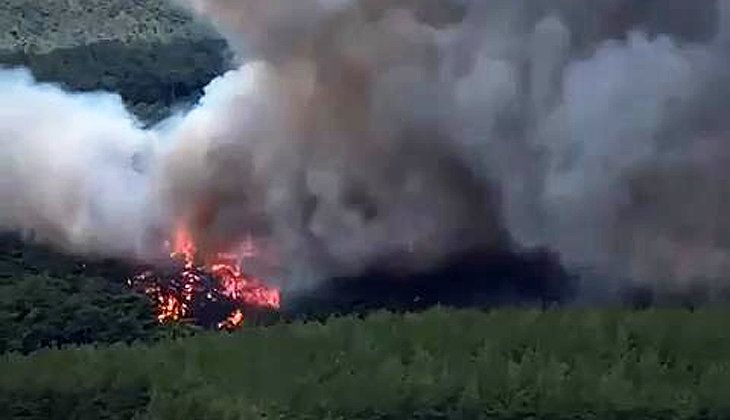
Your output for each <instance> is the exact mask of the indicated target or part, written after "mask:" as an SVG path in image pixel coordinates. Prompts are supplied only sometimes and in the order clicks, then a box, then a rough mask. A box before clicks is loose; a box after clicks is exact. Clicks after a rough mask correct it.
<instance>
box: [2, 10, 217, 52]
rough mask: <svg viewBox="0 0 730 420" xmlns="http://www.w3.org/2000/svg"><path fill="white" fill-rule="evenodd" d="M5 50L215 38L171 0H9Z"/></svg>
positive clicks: (5, 15) (4, 15) (4, 12)
mask: <svg viewBox="0 0 730 420" xmlns="http://www.w3.org/2000/svg"><path fill="white" fill-rule="evenodd" d="M0 27H2V28H3V31H2V32H0V50H13V51H18V50H21V51H26V52H33V53H47V52H49V51H51V50H54V49H57V48H72V47H78V46H81V45H88V44H93V43H95V42H101V41H121V42H123V43H125V44H135V43H139V42H150V43H166V42H170V41H173V40H179V39H188V40H197V39H201V38H211V37H213V38H215V37H216V35H215V32H214V31H212V30H211V29H210V28H208V27H206V26H204V25H202V24H200V23H196V22H194V21H193V19H192V17H191V16H190V15H189V14H188V13H187V12H185V11H183V10H180V9H177V8H174V7H172V6H171V5H170V2H169V1H167V0H44V1H37V0H6V1H3V2H1V3H0Z"/></svg>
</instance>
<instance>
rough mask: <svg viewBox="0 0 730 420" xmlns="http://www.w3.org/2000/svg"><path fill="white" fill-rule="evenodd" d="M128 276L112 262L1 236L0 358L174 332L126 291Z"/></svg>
mask: <svg viewBox="0 0 730 420" xmlns="http://www.w3.org/2000/svg"><path fill="white" fill-rule="evenodd" d="M128 273H129V270H128V268H127V267H125V266H123V265H121V264H119V263H116V262H113V261H94V262H89V261H86V260H83V259H80V258H74V257H70V256H67V255H63V254H59V253H57V252H54V251H53V250H52V249H50V248H49V247H46V246H41V245H33V244H26V243H23V242H21V241H20V239H19V238H18V237H17V236H15V235H11V234H3V235H0V353H3V352H7V351H21V352H25V353H28V352H31V351H34V350H37V349H39V348H43V347H52V346H57V345H63V344H70V343H73V344H83V343H95V342H98V343H114V342H132V341H136V340H151V339H156V338H162V337H166V336H168V335H169V334H171V333H176V332H174V331H172V330H170V329H168V328H163V327H161V326H160V325H158V323H157V320H156V319H155V309H154V307H153V306H152V302H150V301H149V300H148V299H147V297H146V296H142V295H138V294H135V293H132V292H131V291H130V290H129V289H128V288H127V287H126V286H125V284H124V279H125V278H126V276H127V275H128Z"/></svg>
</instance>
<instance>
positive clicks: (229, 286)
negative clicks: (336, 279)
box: [128, 228, 281, 330]
mask: <svg viewBox="0 0 730 420" xmlns="http://www.w3.org/2000/svg"><path fill="white" fill-rule="evenodd" d="M171 247H172V252H171V253H170V258H171V264H170V265H169V266H168V267H165V268H162V269H161V268H159V267H156V268H149V269H146V270H143V271H141V272H140V273H139V274H137V275H135V276H134V277H132V278H130V279H129V280H128V284H129V285H130V287H132V288H134V289H136V290H140V291H142V292H144V293H145V294H146V295H147V296H149V297H150V298H152V299H153V300H154V302H155V303H156V306H157V320H158V321H159V322H160V323H171V322H193V323H196V324H199V325H202V326H207V327H216V328H218V329H225V330H233V329H237V328H240V327H241V326H242V325H243V321H244V318H245V313H246V312H247V311H251V310H267V311H270V310H278V309H279V307H280V304H281V296H280V291H279V289H277V288H273V287H269V286H267V285H266V284H265V283H264V282H263V281H262V280H261V279H259V278H257V277H254V276H250V275H247V274H246V273H244V272H243V270H242V268H241V266H240V264H239V262H238V261H237V258H236V257H235V256H232V255H230V254H218V256H217V257H216V258H215V260H214V261H203V262H200V261H198V259H197V250H196V246H195V241H194V240H193V238H192V236H191V235H190V233H189V232H188V230H187V229H185V228H180V229H178V230H177V232H176V234H175V238H174V241H173V243H172V246H171Z"/></svg>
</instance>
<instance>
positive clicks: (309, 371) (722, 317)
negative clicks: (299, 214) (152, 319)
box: [0, 309, 730, 420]
mask: <svg viewBox="0 0 730 420" xmlns="http://www.w3.org/2000/svg"><path fill="white" fill-rule="evenodd" d="M729 326H730V325H728V317H727V313H720V312H711V311H704V312H695V313H690V312H682V311H650V312H619V311H615V312H610V311H604V312H597V311H591V312H578V311H573V312H571V311H549V312H539V311H517V310H501V311H495V312H491V313H481V312H477V311H462V312H453V311H446V310H438V309H437V310H431V311H429V312H426V313H423V314H421V315H391V314H386V313H377V314H374V315H372V316H370V317H368V318H367V319H365V320H360V319H358V318H352V317H348V318H339V319H331V320H329V321H328V322H326V323H309V324H306V323H295V324H290V325H278V326H274V327H268V328H248V329H245V330H244V331H242V332H240V333H236V334H233V335H219V334H216V335H214V334H210V335H207V334H204V335H198V336H195V337H192V338H188V339H184V340H177V341H166V342H162V343H159V344H156V345H153V346H147V345H139V344H138V345H132V346H126V345H116V346H113V347H110V348H92V347H80V348H71V349H65V350H47V351H41V352H37V353H35V354H33V355H31V356H20V355H6V356H3V357H2V359H0V371H2V372H3V374H2V375H0V410H2V412H0V418H24V419H48V418H64V419H66V418H73V419H99V418H114V419H131V418H135V419H175V420H181V419H208V418H210V419H234V418H235V419H240V418H264V417H267V418H271V417H275V418H287V419H327V418H330V419H334V418H342V419H344V418H347V419H376V418H377V419H409V418H411V419H416V418H418V419H472V418H473V419H477V418H480V419H481V418H484V419H486V418H541V419H557V418H565V419H567V418H571V419H576V418H592V419H595V418H615V419H619V418H621V419H625V418H698V419H699V418H703V419H709V418H727V417H728V416H730V356H729V355H730V328H728V327H729Z"/></svg>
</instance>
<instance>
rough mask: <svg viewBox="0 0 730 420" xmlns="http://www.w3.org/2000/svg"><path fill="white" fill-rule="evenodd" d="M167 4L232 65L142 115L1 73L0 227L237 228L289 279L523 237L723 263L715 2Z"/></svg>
mask: <svg viewBox="0 0 730 420" xmlns="http://www.w3.org/2000/svg"><path fill="white" fill-rule="evenodd" d="M179 2H180V3H181V4H182V5H183V6H185V7H188V8H190V9H191V10H193V11H194V12H195V13H197V14H199V15H200V16H201V17H202V18H206V19H210V20H211V21H212V22H213V23H214V24H215V25H217V27H218V28H219V29H220V31H221V33H223V34H224V35H225V36H226V37H227V38H228V40H229V43H230V45H231V46H232V48H233V49H234V51H236V53H237V59H238V63H239V64H240V67H239V68H237V69H236V70H233V71H231V72H229V73H227V74H225V75H222V76H221V77H220V78H218V79H216V80H214V81H213V82H212V83H211V84H210V85H209V86H208V88H207V89H206V92H205V96H204V98H203V99H202V100H201V101H200V103H199V104H198V105H197V106H196V108H195V109H194V110H192V111H191V112H189V113H187V114H181V115H176V116H174V117H173V118H171V119H170V120H168V121H165V122H164V123H163V124H161V125H160V126H159V127H156V128H154V129H152V130H147V131H145V130H142V129H140V128H138V125H137V124H136V123H135V121H134V119H133V118H131V117H130V116H129V115H128V114H126V113H125V112H124V110H123V109H122V108H121V105H119V103H120V102H119V100H118V99H116V98H115V97H113V96H109V95H72V94H67V93H64V92H62V91H61V90H59V89H54V88H52V87H48V86H39V85H35V84H33V83H32V81H30V80H29V79H28V77H27V76H23V75H21V74H20V73H18V72H17V71H12V72H8V71H3V72H2V73H0V81H1V83H2V86H0V87H2V89H3V90H2V92H3V97H2V98H3V99H4V100H3V101H0V110H2V112H1V113H0V133H2V137H0V142H2V147H3V150H4V151H6V150H9V153H6V152H4V154H3V160H2V166H1V167H0V171H1V173H0V176H2V178H1V180H0V182H1V184H0V187H1V188H0V199H1V201H0V206H2V207H0V223H2V224H4V225H6V226H14V227H18V226H19V227H24V228H34V229H36V230H39V231H41V232H42V233H44V235H45V236H47V237H49V238H50V239H51V240H54V241H56V242H59V243H61V244H64V245H66V246H69V247H72V249H81V250H83V251H89V250H93V251H96V252H109V253H120V252H123V253H128V254H134V255H145V254H147V253H149V252H150V251H149V250H150V249H156V248H155V246H154V245H153V244H154V243H155V241H154V240H151V239H150V232H156V231H160V232H162V236H166V234H165V232H169V230H170V229H173V228H174V226H175V225H176V224H179V223H184V224H185V225H187V226H188V227H190V229H192V231H193V233H194V234H195V236H196V238H197V240H198V241H199V245H200V246H201V247H202V248H203V249H208V250H211V251H213V250H220V249H227V248H230V247H232V246H234V245H235V244H237V243H238V242H240V240H241V239H242V238H243V237H245V236H246V235H253V236H254V237H255V238H258V240H259V241H262V242H265V243H268V244H271V246H272V247H274V248H275V250H274V251H272V252H273V253H274V254H275V255H276V256H277V259H278V263H277V265H278V267H279V268H280V269H281V270H282V271H281V272H280V275H281V276H283V277H286V278H289V279H290V280H291V281H293V282H295V283H296V284H297V285H300V284H304V283H306V282H307V281H308V279H315V278H322V277H326V276H329V275H334V274H342V273H350V272H355V271H357V270H359V269H361V268H363V267H365V266H367V265H369V264H372V263H374V262H377V261H386V262H388V263H393V264H400V265H402V266H404V267H406V268H416V267H419V268H420V267H426V266H428V264H432V263H435V262H437V261H439V260H440V259H441V258H443V257H445V256H447V255H449V254H451V253H454V252H458V251H460V250H465V249H469V248H473V247H483V248H490V247H491V248H494V249H505V248H509V247H515V246H521V245H529V246H533V245H541V246H548V247H550V248H552V249H554V250H557V251H559V252H560V253H561V255H562V256H563V257H564V258H565V261H566V262H567V263H568V264H570V265H571V266H589V267H592V268H595V269H596V270H598V271H599V272H602V273H605V274H610V275H612V276H615V277H628V278H633V279H634V280H636V281H654V279H661V281H662V283H661V284H658V286H665V285H670V284H673V283H676V282H679V281H682V280H685V279H688V278H705V279H710V280H717V279H721V278H724V277H727V275H728V274H730V253H729V252H730V241H728V239H727V238H728V237H730V236H728V234H730V218H728V217H727V216H725V214H730V200H728V199H727V198H725V197H727V196H728V195H727V193H728V192H730V188H729V187H730V184H728V180H729V179H730V169H728V168H730V167H728V166H727V165H726V164H725V161H726V160H725V159H726V153H727V152H730V145H726V142H725V141H724V139H725V138H726V136H727V134H728V132H729V131H730V127H729V126H728V123H727V122H726V121H727V118H723V117H724V114H725V112H726V110H727V109H730V107H728V105H730V104H729V103H728V99H726V98H730V96H729V94H730V89H729V88H730V75H728V73H727V71H726V70H725V69H727V68H729V67H728V64H730V63H728V58H727V57H728V55H727V54H726V52H727V51H729V46H730V35H728V34H730V32H729V31H730V26H729V25H730V23H729V22H730V20H729V19H730V18H729V17H728V16H730V7H729V6H728V2H727V1H726V0H719V1H717V2H715V1H709V0H708V1H704V2H687V1H685V0H662V1H654V0H652V1H649V0H603V1H595V2H585V1H579V0H573V1H570V0H567V1H566V0H563V1H558V0H553V1H544V2H533V1H528V0H522V1H515V0H488V1H487V0H473V1H470V0H459V1H457V0H429V1H425V0H420V1H408V0H296V1H295V0H179ZM6 91H10V92H15V93H16V94H15V95H13V94H10V95H8V94H6V93H5V92H6ZM6 98H8V99H7V100H5V99H6ZM18 110H19V111H18ZM132 162H134V163H135V164H134V165H133V164H132ZM6 203H10V204H6ZM726 233H727V234H726Z"/></svg>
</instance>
